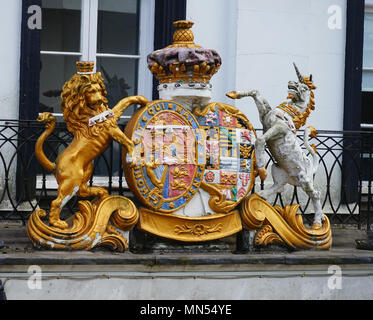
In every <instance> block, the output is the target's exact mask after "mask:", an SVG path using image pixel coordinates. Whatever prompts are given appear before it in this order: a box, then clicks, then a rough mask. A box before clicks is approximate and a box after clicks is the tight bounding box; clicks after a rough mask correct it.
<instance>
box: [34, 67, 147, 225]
mask: <svg viewBox="0 0 373 320" xmlns="http://www.w3.org/2000/svg"><path fill="white" fill-rule="evenodd" d="M79 63H81V64H84V62H77V65H78V71H79ZM86 64H87V63H86ZM85 71H86V70H85ZM106 94H107V92H106V88H105V85H104V82H103V78H102V76H101V73H100V72H97V73H92V72H78V73H77V74H75V75H73V76H72V77H71V79H70V80H69V81H67V82H66V83H65V84H64V86H63V91H62V93H61V100H62V102H61V109H62V111H63V117H64V119H65V121H66V125H67V129H68V130H69V131H70V132H71V133H72V134H73V135H74V138H73V141H72V142H71V144H70V145H69V146H68V147H67V148H66V149H65V150H64V151H63V152H61V154H59V155H58V157H57V159H56V162H55V163H53V162H51V161H50V160H49V159H48V158H47V157H46V156H45V154H44V152H43V144H44V141H45V140H46V138H47V137H48V136H49V135H50V134H51V133H52V131H53V129H54V127H55V118H54V116H53V115H52V114H51V113H49V112H44V113H42V114H41V115H40V116H39V117H38V119H37V121H39V122H42V123H45V128H46V129H45V131H44V132H43V133H42V135H41V136H40V137H39V138H38V140H37V142H36V145H35V154H36V158H37V159H38V160H39V162H40V163H41V165H42V166H43V167H44V168H45V169H46V170H48V171H50V172H53V174H54V176H55V177H56V180H57V183H58V194H57V198H56V199H55V200H53V201H52V203H51V208H50V212H49V223H50V224H51V225H52V226H54V227H57V228H60V229H66V228H68V224H67V223H66V222H65V221H62V220H61V219H60V212H61V209H62V208H63V206H64V205H65V204H66V203H67V202H68V201H69V200H70V199H71V198H72V197H73V196H74V195H75V194H77V195H78V196H80V197H89V196H98V197H99V198H100V200H102V199H103V198H105V197H107V196H108V192H107V190H106V189H104V188H101V187H90V186H88V185H87V182H88V180H89V179H90V177H91V175H92V173H93V160H94V159H95V158H96V157H97V156H98V155H100V154H101V153H102V152H103V151H104V150H105V149H106V147H107V146H108V145H109V143H110V142H111V141H112V140H113V139H114V140H115V141H117V142H119V143H120V144H121V145H122V146H123V147H124V148H125V150H126V151H127V152H128V153H129V154H130V155H132V152H133V149H134V145H133V142H132V141H131V140H130V139H128V138H127V136H126V135H125V134H124V133H123V132H122V131H121V130H120V129H119V127H118V125H117V121H118V119H119V117H120V116H121V114H122V113H123V111H124V110H125V109H126V108H127V107H128V106H130V105H132V104H140V105H142V106H144V105H146V104H147V103H148V100H147V99H146V98H145V97H144V96H141V95H138V96H131V97H127V98H124V99H122V100H121V101H119V102H118V104H117V105H116V106H115V107H114V108H113V109H110V108H109V107H108V105H107V99H106Z"/></svg>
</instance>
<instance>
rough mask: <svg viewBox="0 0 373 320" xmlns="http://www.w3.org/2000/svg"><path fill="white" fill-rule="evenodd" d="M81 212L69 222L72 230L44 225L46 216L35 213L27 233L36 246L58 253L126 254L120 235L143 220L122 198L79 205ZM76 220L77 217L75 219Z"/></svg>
mask: <svg viewBox="0 0 373 320" xmlns="http://www.w3.org/2000/svg"><path fill="white" fill-rule="evenodd" d="M78 205H79V209H80V211H79V212H76V213H75V215H74V217H75V218H74V219H73V220H72V219H70V220H72V221H68V222H69V225H70V227H69V228H68V229H59V228H55V227H50V226H48V225H47V224H45V223H44V222H43V221H42V218H43V217H45V216H46V212H45V211H44V210H42V209H39V210H36V211H34V212H33V213H32V214H31V216H30V219H29V221H28V224H27V232H28V235H29V238H30V240H31V242H32V243H33V245H34V246H36V247H44V248H48V249H50V248H54V249H75V250H79V249H85V250H90V249H92V248H93V247H95V246H97V245H103V246H108V247H110V248H111V249H112V250H115V251H119V252H123V251H125V249H127V248H128V245H127V240H126V238H125V237H124V236H123V234H122V233H121V232H120V231H118V229H120V230H124V231H126V230H129V229H131V228H132V227H133V226H134V225H135V224H136V223H137V221H138V219H139V213H138V210H137V208H136V206H135V205H134V204H133V202H132V201H131V200H129V199H127V198H125V197H122V196H109V197H106V198H105V199H103V200H102V201H101V202H99V203H97V204H93V203H91V202H89V201H79V203H78ZM72 218H73V217H72Z"/></svg>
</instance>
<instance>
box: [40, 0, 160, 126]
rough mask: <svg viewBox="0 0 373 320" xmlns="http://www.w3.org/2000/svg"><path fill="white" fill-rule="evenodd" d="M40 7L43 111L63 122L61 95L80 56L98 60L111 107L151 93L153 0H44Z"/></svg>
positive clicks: (129, 110)
mask: <svg viewBox="0 0 373 320" xmlns="http://www.w3.org/2000/svg"><path fill="white" fill-rule="evenodd" d="M42 7H43V28H42V33H41V51H40V54H41V58H40V59H41V66H40V68H41V70H40V106H39V112H44V111H49V112H52V113H53V114H54V115H55V116H56V117H57V119H59V120H60V121H61V120H62V114H61V109H60V93H61V89H62V85H63V84H64V83H65V82H66V81H67V80H68V79H69V78H70V77H71V76H72V75H73V74H74V73H75V72H76V69H75V62H76V61H77V60H84V61H88V60H89V61H94V62H95V66H96V71H100V72H101V73H102V75H103V77H104V80H105V85H106V87H107V91H108V100H109V106H110V107H113V106H114V105H115V104H116V103H117V102H118V101H119V100H120V99H122V98H124V97H126V96H130V95H135V94H143V95H145V96H147V97H149V98H150V97H151V94H152V77H151V75H150V73H149V71H148V70H147V68H146V66H147V65H146V56H147V54H148V53H150V52H151V51H153V33H154V0H125V1H118V0H43V1H42ZM133 111H134V110H133V108H132V109H131V108H129V109H128V110H126V113H125V114H124V116H123V118H128V117H129V116H130V115H131V114H132V113H133Z"/></svg>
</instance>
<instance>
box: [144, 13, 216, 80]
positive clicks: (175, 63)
mask: <svg viewBox="0 0 373 320" xmlns="http://www.w3.org/2000/svg"><path fill="white" fill-rule="evenodd" d="M193 24H194V23H193V22H191V21H187V20H179V21H175V22H174V23H173V25H174V26H175V28H176V30H175V32H174V34H173V44H171V45H169V46H167V47H165V48H163V49H160V50H156V51H154V52H152V53H150V54H149V55H148V59H147V60H148V68H149V69H150V71H151V72H152V73H153V74H154V76H155V77H156V78H157V79H158V80H159V82H160V83H170V82H189V83H190V82H202V83H208V82H209V81H210V79H211V77H212V76H213V75H214V74H215V73H216V72H217V71H218V70H219V68H220V65H221V58H220V56H219V54H218V53H217V52H216V51H215V50H212V49H204V48H202V47H201V46H200V45H197V44H195V43H194V35H193V32H192V30H190V29H191V27H192V26H193Z"/></svg>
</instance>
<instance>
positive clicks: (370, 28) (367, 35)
mask: <svg viewBox="0 0 373 320" xmlns="http://www.w3.org/2000/svg"><path fill="white" fill-rule="evenodd" d="M362 91H363V92H362V113H361V122H362V124H361V126H362V129H373V1H367V2H366V8H365V17H364V45H363V80H362Z"/></svg>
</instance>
